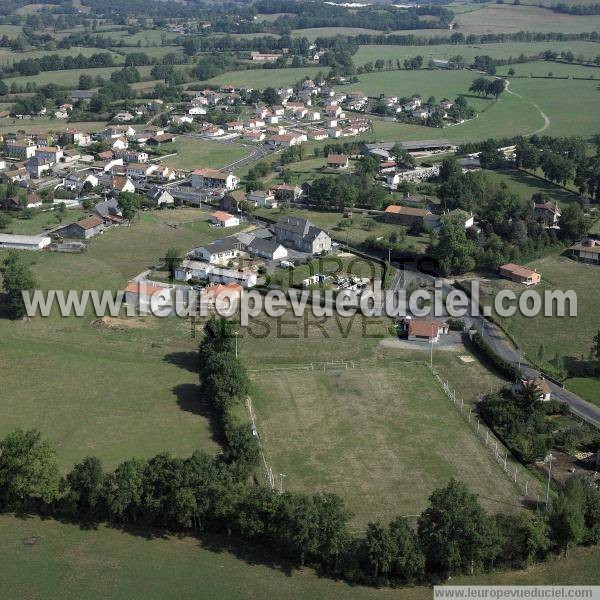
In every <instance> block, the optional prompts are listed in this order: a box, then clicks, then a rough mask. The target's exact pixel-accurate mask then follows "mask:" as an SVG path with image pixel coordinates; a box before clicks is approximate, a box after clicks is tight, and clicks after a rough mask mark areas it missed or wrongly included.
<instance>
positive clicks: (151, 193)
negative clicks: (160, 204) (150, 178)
mask: <svg viewBox="0 0 600 600" xmlns="http://www.w3.org/2000/svg"><path fill="white" fill-rule="evenodd" d="M163 194H169V196H171V194H170V193H169V192H168V191H167V190H163V189H161V188H159V187H158V186H157V185H153V186H152V187H151V188H150V189H149V190H148V198H151V199H152V200H157V199H158V198H160V197H161V196H162V195H163Z"/></svg>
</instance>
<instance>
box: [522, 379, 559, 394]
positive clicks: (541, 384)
mask: <svg viewBox="0 0 600 600" xmlns="http://www.w3.org/2000/svg"><path fill="white" fill-rule="evenodd" d="M521 384H522V385H524V386H525V385H527V386H529V385H534V386H535V387H536V388H538V389H539V390H540V393H541V394H550V393H551V392H552V390H551V389H550V386H549V385H548V382H547V381H546V380H545V379H542V378H541V377H537V378H536V379H523V380H522V381H521Z"/></svg>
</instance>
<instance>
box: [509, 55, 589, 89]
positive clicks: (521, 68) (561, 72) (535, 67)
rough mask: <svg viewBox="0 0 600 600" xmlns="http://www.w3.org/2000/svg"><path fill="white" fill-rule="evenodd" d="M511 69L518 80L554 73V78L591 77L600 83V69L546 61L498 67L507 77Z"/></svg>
mask: <svg viewBox="0 0 600 600" xmlns="http://www.w3.org/2000/svg"><path fill="white" fill-rule="evenodd" d="M511 68H512V69H514V71H515V75H517V77H518V78H520V77H530V76H531V75H534V76H537V77H540V76H541V77H546V76H548V74H549V73H552V76H554V77H569V78H573V77H591V78H594V79H597V80H598V81H600V67H588V66H584V65H570V64H566V63H557V62H550V61H545V60H537V61H535V62H527V63H521V64H515V65H510V66H504V67H498V75H501V76H503V77H507V76H508V70H509V69H511ZM514 81H517V79H514ZM570 83H572V82H570V81H568V82H566V84H565V85H569V84H570Z"/></svg>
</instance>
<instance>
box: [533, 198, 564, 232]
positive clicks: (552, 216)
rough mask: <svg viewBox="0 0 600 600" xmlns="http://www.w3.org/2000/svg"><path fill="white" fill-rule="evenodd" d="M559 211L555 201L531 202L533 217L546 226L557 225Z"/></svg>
mask: <svg viewBox="0 0 600 600" xmlns="http://www.w3.org/2000/svg"><path fill="white" fill-rule="evenodd" d="M560 215H561V211H560V208H559V207H558V203H557V202H555V203H554V204H553V203H552V202H544V203H540V204H536V203H535V202H534V204H533V218H534V219H535V220H536V221H537V222H538V223H542V224H543V225H545V226H546V227H556V226H558V221H559V219H560Z"/></svg>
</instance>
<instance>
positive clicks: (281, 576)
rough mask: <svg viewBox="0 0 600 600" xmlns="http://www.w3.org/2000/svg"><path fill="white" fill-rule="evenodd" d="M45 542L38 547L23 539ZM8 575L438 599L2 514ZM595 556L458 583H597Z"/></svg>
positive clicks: (39, 589)
mask: <svg viewBox="0 0 600 600" xmlns="http://www.w3.org/2000/svg"><path fill="white" fill-rule="evenodd" d="M32 536H37V537H38V538H39V539H38V540H37V543H36V544H35V545H33V546H31V545H29V546H28V545H25V544H24V543H23V540H24V539H25V538H30V537H32ZM0 540H2V541H1V542H0V550H1V552H0V568H1V569H2V575H3V580H2V588H3V593H4V596H5V597H6V598H7V600H8V599H13V598H32V599H33V598H44V599H46V600H62V599H63V598H69V597H77V598H85V599H86V600H95V599H98V600H100V599H102V600H104V599H105V598H111V599H113V600H130V599H131V598H134V597H135V598H137V597H144V598H147V599H149V600H153V599H156V600H162V599H163V598H167V597H175V596H176V597H178V598H182V599H191V598H194V599H197V598H201V599H204V598H228V599H230V600H238V599H239V600H241V599H242V598H248V595H249V590H252V592H251V593H252V596H254V597H256V598H268V597H275V598H281V599H282V600H286V599H290V600H291V599H298V598H300V599H314V598H324V599H328V600H329V599H331V600H333V599H338V598H344V599H348V600H430V599H431V595H432V590H431V588H428V587H424V586H423V587H406V588H396V589H389V588H366V587H361V586H349V585H346V584H344V583H340V582H335V581H332V580H330V579H327V578H324V577H321V576H319V575H318V574H317V573H315V572H314V571H312V570H311V569H308V568H306V569H302V570H298V569H296V568H295V567H294V566H293V565H291V564H289V563H286V562H284V561H279V560H276V559H274V558H273V557H272V556H271V555H269V554H266V553H265V552H264V551H261V550H258V549H255V548H252V547H249V546H248V545H247V544H237V545H236V544H234V543H232V542H231V540H227V539H224V538H218V537H213V538H207V539H206V540H199V539H197V538H193V537H186V536H175V535H156V536H152V537H149V536H148V534H147V533H146V532H141V533H140V534H139V535H138V534H137V532H132V533H125V532H122V531H119V530H117V529H112V528H109V527H105V526H100V527H98V528H97V529H83V528H80V527H78V526H76V525H72V524H68V523H59V522H58V521H53V520H42V519H39V518H37V517H31V518H17V517H13V516H10V515H3V516H2V517H0ZM598 560H599V554H598V550H597V549H591V548H576V549H575V550H573V551H572V552H571V553H570V554H569V556H568V557H567V558H563V559H561V560H551V561H548V562H546V563H542V564H540V565H536V566H535V567H531V568H529V569H527V570H523V571H510V572H506V573H493V574H491V575H486V576H476V577H458V578H453V580H452V583H453V584H459V585H461V584H462V585H468V584H472V585H476V584H478V585H510V584H513V585H514V584H517V585H535V584H538V585H539V584H544V585H551V584H555V585H586V584H587V585H595V584H596V583H597V580H598Z"/></svg>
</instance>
